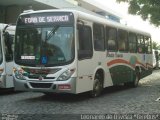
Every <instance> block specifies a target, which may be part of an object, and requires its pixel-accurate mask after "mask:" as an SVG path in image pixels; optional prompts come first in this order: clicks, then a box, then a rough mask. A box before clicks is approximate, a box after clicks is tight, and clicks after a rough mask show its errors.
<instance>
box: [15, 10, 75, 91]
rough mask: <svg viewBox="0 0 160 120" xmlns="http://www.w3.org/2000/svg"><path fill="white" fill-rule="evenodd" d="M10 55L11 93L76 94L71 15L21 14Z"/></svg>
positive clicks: (51, 12)
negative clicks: (11, 64) (13, 91)
mask: <svg viewBox="0 0 160 120" xmlns="http://www.w3.org/2000/svg"><path fill="white" fill-rule="evenodd" d="M14 53H15V54H14V60H15V61H14V62H15V64H14V73H13V74H14V83H15V90H20V91H37V92H44V93H48V92H57V93H58V92H65V93H76V90H75V84H76V81H75V79H76V62H75V42H74V14H73V13H71V12H60V11H59V12H58V11H57V12H53V11H43V12H31V13H24V14H21V15H20V16H19V18H18V21H17V28H16V37H15V52H14Z"/></svg>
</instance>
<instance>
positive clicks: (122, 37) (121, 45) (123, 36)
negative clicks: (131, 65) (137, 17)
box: [118, 29, 128, 51]
mask: <svg viewBox="0 0 160 120" xmlns="http://www.w3.org/2000/svg"><path fill="white" fill-rule="evenodd" d="M127 39H128V33H127V31H125V30H121V29H119V30H118V50H119V51H127V42H128V40H127Z"/></svg>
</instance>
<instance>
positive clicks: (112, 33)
mask: <svg viewBox="0 0 160 120" xmlns="http://www.w3.org/2000/svg"><path fill="white" fill-rule="evenodd" d="M106 41H107V42H106V43H107V50H112V51H115V50H117V44H116V43H117V42H116V41H117V30H116V28H111V27H106Z"/></svg>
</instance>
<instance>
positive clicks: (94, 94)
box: [90, 73, 103, 97]
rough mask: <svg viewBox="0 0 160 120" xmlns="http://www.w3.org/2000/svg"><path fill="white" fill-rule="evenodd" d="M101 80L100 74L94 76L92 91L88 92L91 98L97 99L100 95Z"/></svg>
mask: <svg viewBox="0 0 160 120" xmlns="http://www.w3.org/2000/svg"><path fill="white" fill-rule="evenodd" d="M102 90H103V80H102V76H101V75H100V74H98V73H97V74H96V76H95V79H94V84H93V90H92V91H91V92H90V95H91V97H97V96H99V95H100V94H101V93H102Z"/></svg>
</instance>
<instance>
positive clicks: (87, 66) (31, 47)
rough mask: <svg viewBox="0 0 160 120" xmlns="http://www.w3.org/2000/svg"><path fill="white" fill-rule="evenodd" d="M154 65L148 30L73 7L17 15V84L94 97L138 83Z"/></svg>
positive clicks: (21, 87)
mask: <svg viewBox="0 0 160 120" xmlns="http://www.w3.org/2000/svg"><path fill="white" fill-rule="evenodd" d="M152 68H153V66H152V42H151V35H150V34H149V33H146V32H143V31H140V30H137V29H133V28H130V27H127V26H124V25H121V24H119V23H116V22H112V21H108V20H106V19H105V18H103V17H100V16H98V15H91V14H87V13H84V12H81V11H77V10H69V9H68V10H64V9H63V10H40V11H30V12H28V13H22V14H21V15H20V16H19V17H18V20H17V25H16V34H15V51H14V70H13V71H14V72H13V76H14V85H15V90H20V91H33V92H42V93H45V94H50V93H51V94H52V93H71V94H78V93H83V92H89V93H90V95H91V96H92V97H96V96H99V95H100V94H101V92H102V90H103V88H105V87H108V86H113V85H118V84H125V85H129V86H133V87H137V86H138V82H139V80H140V79H141V78H143V77H145V76H147V75H150V74H151V73H152Z"/></svg>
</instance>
